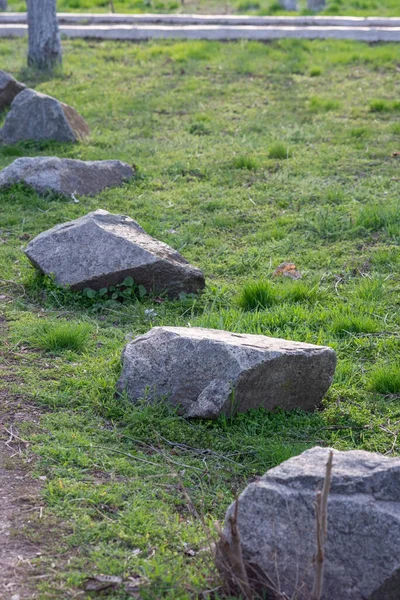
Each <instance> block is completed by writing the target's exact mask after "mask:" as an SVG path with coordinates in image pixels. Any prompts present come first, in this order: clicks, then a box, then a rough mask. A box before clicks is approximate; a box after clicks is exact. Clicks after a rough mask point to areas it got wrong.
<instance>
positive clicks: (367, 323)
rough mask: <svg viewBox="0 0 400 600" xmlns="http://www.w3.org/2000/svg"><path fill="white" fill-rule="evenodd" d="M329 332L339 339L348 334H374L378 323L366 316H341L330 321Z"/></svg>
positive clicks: (377, 329)
mask: <svg viewBox="0 0 400 600" xmlns="http://www.w3.org/2000/svg"><path fill="white" fill-rule="evenodd" d="M331 330H332V331H333V333H335V334H336V335H338V336H339V337H345V336H346V335H349V334H362V333H376V332H377V331H379V323H377V322H376V321H375V320H374V319H372V318H371V317H369V316H368V315H341V316H338V317H336V318H335V319H334V320H333V321H332V325H331Z"/></svg>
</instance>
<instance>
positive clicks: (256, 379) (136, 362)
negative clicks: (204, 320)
mask: <svg viewBox="0 0 400 600" xmlns="http://www.w3.org/2000/svg"><path fill="white" fill-rule="evenodd" d="M335 366H336V355H335V352H334V351H333V350H332V349H331V348H327V347H325V346H313V345H311V344H302V343H300V342H291V341H286V340H281V339H277V338H269V337H266V336H263V335H249V334H238V333H229V332H226V331H217V330H215V329H201V328H196V327H155V328H153V329H152V330H151V331H149V332H148V333H146V334H145V335H142V336H139V337H137V338H136V339H135V340H133V341H132V342H130V343H129V344H128V345H127V346H126V347H125V350H124V353H123V371H122V375H121V378H120V380H119V382H118V389H119V391H120V392H122V391H124V390H126V392H127V394H128V396H129V398H130V399H131V400H132V401H133V402H137V401H138V400H140V399H141V398H143V397H144V396H146V397H149V398H150V399H156V398H157V397H163V396H165V397H167V399H168V401H169V402H171V403H172V404H173V405H175V406H179V407H180V409H181V411H182V413H183V414H184V415H186V416H188V417H204V418H216V417H218V416H219V415H222V414H223V415H231V414H232V413H234V412H237V411H239V412H245V411H247V410H249V409H251V408H258V407H260V406H262V407H264V408H266V409H269V410H272V409H274V408H276V407H278V406H279V407H281V408H283V409H285V410H291V409H294V408H302V409H304V410H313V409H314V408H315V407H316V406H318V405H319V404H320V402H321V399H322V397H323V396H324V394H325V392H326V391H327V389H328V388H329V386H330V384H331V381H332V377H333V374H334V371H335Z"/></svg>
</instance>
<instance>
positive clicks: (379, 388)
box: [369, 364, 400, 394]
mask: <svg viewBox="0 0 400 600" xmlns="http://www.w3.org/2000/svg"><path fill="white" fill-rule="evenodd" d="M369 387H370V389H371V390H373V391H374V392H377V393H378V394H400V365H399V364H397V365H396V364H392V365H382V366H379V367H376V368H375V370H373V371H372V372H371V373H370V376H369Z"/></svg>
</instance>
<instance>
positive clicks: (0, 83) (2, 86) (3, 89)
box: [0, 6, 26, 111]
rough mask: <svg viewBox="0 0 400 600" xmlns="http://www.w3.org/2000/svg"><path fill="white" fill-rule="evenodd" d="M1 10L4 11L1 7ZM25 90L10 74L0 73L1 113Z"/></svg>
mask: <svg viewBox="0 0 400 600" xmlns="http://www.w3.org/2000/svg"><path fill="white" fill-rule="evenodd" d="M0 10H2V8H1V6H0ZM25 88H26V86H25V85H24V84H23V83H20V82H19V81H17V80H16V79H14V77H12V76H11V75H10V74H9V73H6V72H5V71H0V111H1V110H3V109H4V108H7V107H8V106H10V104H11V102H12V101H13V100H14V98H15V96H16V95H17V94H19V93H20V92H22V90H24V89H25Z"/></svg>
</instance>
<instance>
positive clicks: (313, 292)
mask: <svg viewBox="0 0 400 600" xmlns="http://www.w3.org/2000/svg"><path fill="white" fill-rule="evenodd" d="M317 295H318V288H317V287H316V286H312V287H311V286H310V285H308V284H307V283H304V282H303V281H292V282H288V285H287V286H285V288H284V289H283V290H282V299H283V300H286V301H288V302H307V301H315V300H316V298H317Z"/></svg>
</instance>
